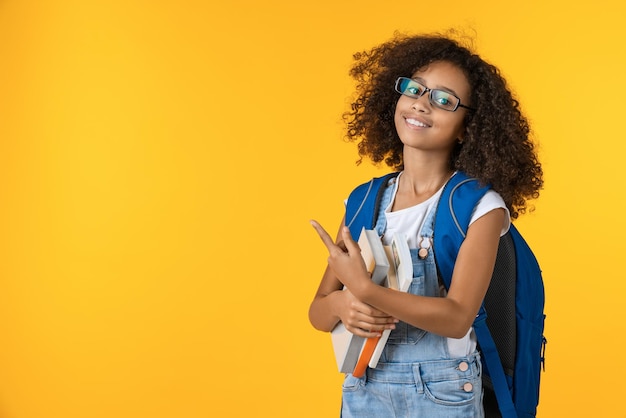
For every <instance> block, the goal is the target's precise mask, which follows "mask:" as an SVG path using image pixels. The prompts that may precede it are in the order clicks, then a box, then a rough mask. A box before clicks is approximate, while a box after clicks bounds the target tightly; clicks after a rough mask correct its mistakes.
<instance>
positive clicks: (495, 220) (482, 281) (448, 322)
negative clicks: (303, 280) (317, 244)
mask: <svg viewBox="0 0 626 418" xmlns="http://www.w3.org/2000/svg"><path fill="white" fill-rule="evenodd" d="M504 216H505V211H504V210H503V209H496V210H493V211H491V212H489V213H487V214H485V215H484V216H482V217H481V218H479V219H478V220H476V221H475V222H474V223H473V224H472V225H471V226H470V228H469V230H468V232H467V237H466V238H465V241H464V242H463V244H462V245H461V248H460V250H459V255H458V257H457V261H456V264H455V267H454V273H453V276H452V284H451V287H450V289H449V291H448V294H447V296H446V297H445V298H439V297H426V296H417V295H412V294H410V293H405V292H398V291H396V290H393V289H388V288H386V287H382V286H378V285H376V284H374V283H372V281H371V280H369V278H368V277H367V276H366V274H367V272H366V271H365V267H364V266H362V268H361V267H359V262H358V258H357V256H358V257H360V253H359V252H358V246H356V243H355V242H354V241H353V240H352V239H351V237H350V233H349V231H348V230H347V228H345V229H342V230H341V231H340V234H341V236H342V238H343V240H344V242H345V246H346V248H347V250H348V251H347V252H344V251H342V250H341V249H339V247H337V246H335V245H334V244H333V243H332V240H329V238H330V237H329V236H328V234H327V233H326V232H325V231H324V230H323V229H322V228H321V226H319V224H317V223H314V224H313V226H314V227H315V228H316V229H317V231H318V233H319V234H320V237H321V238H322V240H323V241H324V244H325V245H326V247H327V248H328V249H329V253H330V256H329V267H330V269H332V271H333V272H334V274H335V276H336V278H337V280H339V281H341V282H342V283H343V284H345V285H346V287H347V288H348V289H349V290H350V291H351V292H352V294H354V295H355V296H356V297H357V298H358V299H359V300H361V301H363V302H365V303H367V304H368V305H371V306H374V307H376V308H378V309H379V310H381V311H383V312H387V313H388V314H389V315H391V316H393V317H395V318H398V319H400V320H402V321H404V322H407V323H409V324H411V325H413V326H416V327H419V328H421V329H424V330H426V331H429V332H433V333H435V334H439V335H442V336H445V337H451V338H461V337H463V336H464V335H465V334H466V333H467V331H468V329H469V328H470V326H471V325H472V323H473V321H474V318H475V316H476V313H477V312H478V309H479V307H480V304H481V303H482V300H483V298H484V296H485V293H486V292H487V288H488V287H489V281H490V280H491V275H492V273H493V268H494V264H495V259H496V255H497V251H498V243H499V239H500V230H501V228H502V223H503V221H504ZM324 234H325V235H324ZM333 246H334V247H333ZM361 264H362V262H361Z"/></svg>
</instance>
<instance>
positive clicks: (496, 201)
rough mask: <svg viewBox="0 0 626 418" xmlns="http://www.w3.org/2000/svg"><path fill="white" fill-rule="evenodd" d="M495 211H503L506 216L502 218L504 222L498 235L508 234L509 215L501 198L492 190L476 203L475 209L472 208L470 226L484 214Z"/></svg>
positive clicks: (509, 225)
mask: <svg viewBox="0 0 626 418" xmlns="http://www.w3.org/2000/svg"><path fill="white" fill-rule="evenodd" d="M495 209H504V210H505V212H506V215H505V216H504V222H503V223H502V230H501V232H500V235H501V236H502V235H504V234H506V233H507V232H508V230H509V228H510V227H511V214H510V213H509V210H508V209H507V207H506V204H505V203H504V200H503V199H502V196H500V194H499V193H498V192H496V191H495V190H493V189H489V190H487V193H485V195H484V196H483V197H482V198H481V199H480V200H479V201H478V203H477V204H476V207H475V208H474V212H473V213H472V217H471V219H470V225H471V224H472V223H474V222H475V221H476V220H477V219H479V218H481V217H482V216H484V215H485V214H487V213H489V212H491V211H492V210H495Z"/></svg>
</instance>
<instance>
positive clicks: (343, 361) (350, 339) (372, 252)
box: [330, 228, 389, 373]
mask: <svg viewBox="0 0 626 418" xmlns="http://www.w3.org/2000/svg"><path fill="white" fill-rule="evenodd" d="M357 242H358V244H359V247H360V248H361V256H362V257H363V261H364V262H365V267H366V268H367V271H368V272H369V273H370V275H371V277H372V281H374V282H375V283H376V284H382V283H383V281H384V280H385V278H386V277H387V272H388V270H389V258H388V257H387V253H386V251H385V248H384V246H383V244H382V241H381V240H380V237H379V236H378V234H377V233H376V231H373V230H368V229H365V228H363V229H362V230H361V234H360V236H359V240H358V241H357ZM330 335H331V339H332V343H333V350H334V352H335V359H336V360H337V367H338V369H339V371H340V372H342V373H352V372H353V371H354V368H355V367H356V365H357V362H358V360H359V356H360V355H361V351H362V350H363V345H364V342H365V340H366V339H365V338H363V337H359V336H356V335H354V334H352V333H351V332H350V331H348V330H347V329H346V327H345V326H344V325H343V323H341V322H339V323H338V324H337V326H335V328H334V329H333V330H332V331H331V333H330Z"/></svg>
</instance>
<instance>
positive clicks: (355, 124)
mask: <svg viewBox="0 0 626 418" xmlns="http://www.w3.org/2000/svg"><path fill="white" fill-rule="evenodd" d="M354 60H355V62H354V65H353V67H352V69H351V71H350V75H351V76H352V77H353V78H354V79H355V81H356V97H355V99H354V101H353V102H352V104H351V109H350V111H348V112H346V113H345V114H344V115H343V117H344V120H345V122H346V124H347V134H346V137H347V140H349V141H353V142H357V143H358V152H359V156H360V159H359V160H358V162H357V163H360V162H361V161H362V160H363V158H364V157H365V158H369V159H370V160H371V161H372V162H373V163H374V164H379V163H381V162H384V163H385V164H387V165H388V166H389V167H391V168H393V169H395V170H402V169H403V168H404V161H403V152H402V151H403V144H402V142H401V141H400V138H399V136H398V133H397V132H396V128H395V124H394V113H395V107H396V103H397V101H398V98H399V94H398V93H397V92H396V91H395V90H394V88H393V86H394V83H395V80H396V79H397V78H398V77H401V76H402V77H411V76H412V75H413V74H414V73H415V72H416V71H418V70H420V69H423V68H425V67H427V66H428V65H429V64H430V63H433V62H437V61H446V62H449V63H452V64H453V65H455V66H457V67H458V68H460V69H461V70H462V71H463V72H464V74H465V75H466V77H467V80H468V82H469V85H470V89H471V103H472V107H473V110H472V111H469V112H467V115H466V117H465V120H464V122H465V123H464V125H465V133H464V135H463V138H464V140H463V142H462V143H460V144H457V145H456V147H455V149H454V150H453V152H452V154H451V158H450V168H451V169H454V170H460V171H463V172H465V173H466V174H468V175H470V176H472V177H476V178H478V179H479V180H480V181H481V182H482V183H483V184H490V185H491V187H493V189H494V190H495V191H497V192H498V193H499V194H500V195H501V196H502V198H503V199H504V202H505V203H506V205H507V207H508V209H509V211H510V212H511V217H512V218H513V219H516V218H517V217H518V215H519V214H521V213H525V212H526V209H527V200H529V199H535V198H537V197H538V196H539V190H540V189H541V188H542V186H543V178H542V177H543V172H542V169H541V164H540V163H539V161H538V159H537V155H536V153H535V147H534V145H533V142H532V141H531V139H530V127H529V124H528V121H527V120H526V118H525V117H524V115H522V112H521V110H520V106H519V102H518V101H517V100H516V99H515V98H514V97H513V95H512V93H511V92H510V91H509V89H508V87H507V84H506V81H505V80H504V78H503V77H502V76H501V74H500V71H499V70H498V68H496V67H495V66H493V65H491V64H489V63H487V62H486V61H484V60H483V59H482V58H481V57H479V56H478V55H477V54H475V53H473V52H471V51H470V49H469V48H467V47H465V46H463V45H461V44H460V42H459V41H456V40H454V39H452V38H451V37H448V36H444V35H439V34H434V35H416V36H409V35H402V34H399V33H396V34H395V35H394V37H393V38H392V39H391V40H389V41H387V42H385V43H383V44H380V45H378V46H376V47H374V48H372V49H371V50H369V51H364V52H359V53H356V54H355V55H354Z"/></svg>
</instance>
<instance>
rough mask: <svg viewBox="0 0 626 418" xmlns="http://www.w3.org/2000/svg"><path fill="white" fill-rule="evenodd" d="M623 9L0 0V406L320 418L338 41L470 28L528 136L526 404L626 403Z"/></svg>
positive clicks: (65, 417) (346, 155) (337, 163)
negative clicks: (531, 379)
mask: <svg viewBox="0 0 626 418" xmlns="http://www.w3.org/2000/svg"><path fill="white" fill-rule="evenodd" d="M623 15H624V11H623V10H622V6H621V2H620V1H618V0H615V1H612V2H611V1H602V0H596V1H589V0H581V1H578V2H575V1H564V0H561V1H553V2H547V1H544V0H528V1H523V2H502V1H496V0H492V1H483V2H480V1H478V2H477V1H467V0H447V1H444V2H408V3H407V2H400V1H388V2H381V1H370V0H367V1H359V2H357V1H337V0H332V1H330V0H321V1H316V2H296V1H280V0H266V1H263V2H256V1H250V0H233V1H226V2H217V1H209V2H206V1H192V0H180V1H176V2H170V1H158V0H152V1H148V0H144V1H140V0H106V1H105V0H91V1H89V0H74V1H72V0H56V1H55V0H42V1H38V2H30V1H24V0H23V1H17V0H0V417H2V418H75V417H76V418H79V417H80V418H100V417H107V418H110V417H151V418H160V417H183V418H193V417H251V416H271V417H330V416H338V412H337V411H338V408H339V403H340V388H339V385H340V381H341V375H340V374H339V373H338V372H337V371H336V369H335V364H334V359H333V356H332V349H331V344H330V339H329V337H328V335H324V334H322V333H319V332H317V331H315V330H313V329H312V327H311V326H310V325H309V323H308V319H307V310H308V305H309V302H310V300H311V298H312V296H313V293H314V291H315V289H316V287H317V284H318V280H319V278H320V276H321V273H322V270H323V268H324V265H325V257H326V256H325V251H324V248H323V247H322V245H321V243H320V242H319V241H318V238H317V237H316V235H315V234H314V231H313V230H312V228H311V227H310V226H309V223H308V220H309V219H310V218H316V219H318V220H319V221H321V222H322V224H323V225H325V226H326V227H327V228H329V229H331V230H333V231H334V230H336V227H337V225H338V222H339V220H340V218H341V215H342V200H343V198H344V197H345V196H346V195H347V193H348V192H349V191H350V190H351V188H352V187H353V186H354V185H356V184H357V183H359V182H361V181H364V180H366V179H368V178H369V177H371V176H372V175H375V174H380V173H382V172H383V171H385V170H384V168H380V169H379V168H376V167H373V166H372V165H370V164H368V163H365V164H362V165H361V166H358V167H357V166H356V165H355V164H354V161H355V160H356V157H357V156H356V149H355V146H354V145H353V144H346V143H344V142H343V141H342V133H343V132H342V128H343V126H342V123H341V118H340V116H341V113H342V112H343V111H344V110H345V109H346V104H347V100H348V98H349V96H350V93H351V85H352V81H351V80H350V79H349V77H348V75H347V71H348V69H349V67H350V64H351V60H352V59H351V56H352V53H354V52H356V51H360V50H363V49H367V48H370V47H371V46H373V45H375V44H377V43H379V42H382V41H385V40H387V39H388V38H389V37H390V36H391V35H392V33H393V32H394V31H395V30H400V31H409V32H423V31H432V30H445V29H448V28H459V29H461V30H464V31H465V32H467V33H469V34H474V35H473V36H474V38H475V44H476V49H477V50H478V52H479V53H481V54H482V55H483V56H484V58H486V59H487V60H490V61H492V62H493V63H495V64H496V65H498V66H499V67H500V68H501V70H502V72H503V74H504V75H505V77H507V79H508V80H509V82H510V86H511V88H512V89H513V90H514V91H515V92H516V93H517V95H518V97H519V98H520V100H521V102H522V104H523V108H524V110H525V112H526V113H527V115H528V117H529V119H530V120H531V122H532V125H533V128H534V132H535V134H536V137H537V138H538V141H539V149H540V155H541V159H542V161H543V164H544V169H545V181H546V184H545V190H544V191H543V193H542V196H541V198H540V199H539V200H538V201H537V202H536V209H537V210H536V211H535V212H534V213H532V214H530V215H526V216H524V217H523V218H522V219H521V220H520V221H519V222H518V225H519V228H520V229H521V230H522V231H523V233H524V234H525V236H526V237H527V239H528V241H529V242H530V243H531V245H532V247H533V248H534V249H535V251H536V254H537V256H538V258H539V260H540V262H541V265H542V267H543V270H544V275H545V285H546V293H547V307H546V312H547V315H548V321H547V325H546V335H547V337H548V340H549V343H548V346H547V353H546V356H547V361H546V372H545V373H544V374H543V375H542V387H541V404H540V407H539V416H540V417H626V406H625V405H624V401H623V399H622V396H621V394H622V393H623V392H624V390H625V389H626V383H624V374H625V373H626V362H625V361H623V360H622V356H621V354H622V348H623V344H622V338H623V335H624V334H625V332H626V326H625V325H624V320H623V317H624V301H623V299H624V290H625V288H626V284H625V280H624V278H625V277H624V272H623V268H624V255H623V250H624V247H625V246H624V240H625V237H626V224H625V221H624V219H625V217H624V216H623V214H622V209H623V207H624V203H625V201H624V196H623V190H624V185H623V184H622V178H623V170H624V154H625V152H626V146H625V145H624V144H625V142H626V140H625V138H624V119H625V116H624V114H625V113H624V107H625V105H624V102H625V98H626V87H625V85H626V83H624V76H623V75H624V74H625V73H626V53H625V52H624V45H623V42H624V39H625V38H626V25H624V22H623Z"/></svg>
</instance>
